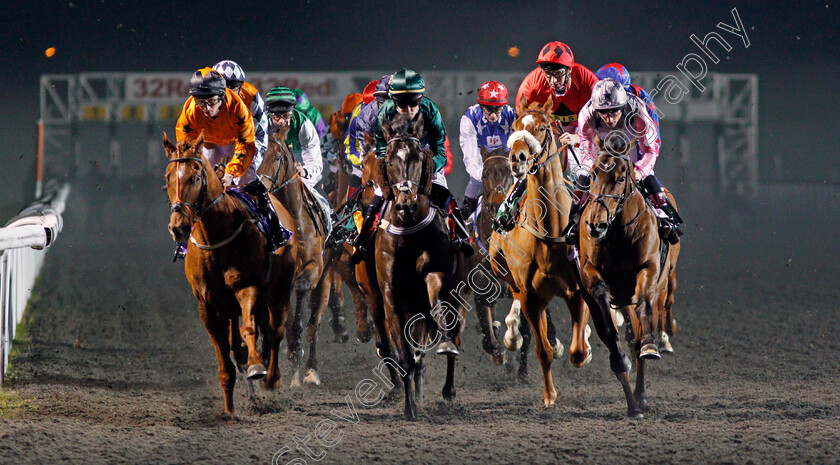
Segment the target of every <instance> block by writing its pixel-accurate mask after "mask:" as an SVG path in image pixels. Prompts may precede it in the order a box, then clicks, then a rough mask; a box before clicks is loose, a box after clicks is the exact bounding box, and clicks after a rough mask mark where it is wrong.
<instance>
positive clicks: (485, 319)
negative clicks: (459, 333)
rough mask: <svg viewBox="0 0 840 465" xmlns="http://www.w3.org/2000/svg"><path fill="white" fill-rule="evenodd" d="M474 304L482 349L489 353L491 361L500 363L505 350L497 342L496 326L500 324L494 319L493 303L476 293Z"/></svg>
mask: <svg viewBox="0 0 840 465" xmlns="http://www.w3.org/2000/svg"><path fill="white" fill-rule="evenodd" d="M475 306H476V308H477V309H478V311H477V312H476V314H477V316H478V325H479V329H480V331H481V334H482V335H483V338H482V349H484V352H487V353H488V354H490V357H492V359H493V363H495V364H496V365H502V364H504V363H505V350H504V349H503V348H502V345H501V344H500V343H499V338H498V335H497V333H496V329H497V327H499V326H500V325H501V324H500V323H498V322H497V321H495V320H494V315H493V311H494V309H495V305H494V304H491V303H489V302H487V299H486V298H484V297H483V296H480V295H479V294H478V293H476V295H475Z"/></svg>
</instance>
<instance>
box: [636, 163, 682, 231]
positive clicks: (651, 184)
mask: <svg viewBox="0 0 840 465" xmlns="http://www.w3.org/2000/svg"><path fill="white" fill-rule="evenodd" d="M642 187H643V191H644V194H645V197H646V198H647V200H649V201H650V203H651V204H652V205H653V206H654V207H656V208H659V209H660V210H662V212H663V213H665V215H666V216H667V218H659V217H657V220H658V222H659V237H661V238H662V239H664V240H666V241H668V243H669V244H671V245H674V244H676V243H678V242H679V241H680V236H682V234H683V227H682V223H683V222H682V218H681V217H680V215H679V213H677V210H676V209H675V208H674V207H673V206H672V205H671V203H670V202H668V197H667V196H666V195H665V192H664V191H663V190H662V183H660V182H659V179H657V178H656V176H655V175H653V174H650V175H648V176H645V178H644V179H642Z"/></svg>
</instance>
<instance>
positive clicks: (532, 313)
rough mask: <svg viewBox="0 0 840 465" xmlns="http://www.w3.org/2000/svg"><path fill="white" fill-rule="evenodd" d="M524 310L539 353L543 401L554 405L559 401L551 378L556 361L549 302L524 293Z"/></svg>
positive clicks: (521, 297) (546, 404)
mask: <svg viewBox="0 0 840 465" xmlns="http://www.w3.org/2000/svg"><path fill="white" fill-rule="evenodd" d="M519 299H520V301H521V302H522V308H523V309H524V310H525V318H527V319H528V323H529V324H530V325H531V330H532V331H533V333H534V342H535V344H534V349H535V350H536V352H537V361H538V362H539V363H540V368H541V369H542V374H543V401H544V402H545V406H546V407H548V406H550V405H554V402H555V401H556V400H557V390H556V389H555V388H554V380H553V379H552V377H551V362H552V361H553V360H554V349H553V348H552V347H551V343H550V342H549V340H548V322H547V321H546V317H545V309H546V306H547V305H548V302H545V301H543V300H542V299H541V298H540V297H539V296H538V295H536V294H532V293H528V292H522V293H520V294H519Z"/></svg>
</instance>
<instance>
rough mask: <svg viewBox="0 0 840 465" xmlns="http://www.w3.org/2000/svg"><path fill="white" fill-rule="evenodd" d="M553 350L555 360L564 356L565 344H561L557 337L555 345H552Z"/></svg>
mask: <svg viewBox="0 0 840 465" xmlns="http://www.w3.org/2000/svg"><path fill="white" fill-rule="evenodd" d="M551 348H552V349H554V360H557V359H559V358H560V357H562V356H563V343H562V342H560V339H558V338H556V337H555V338H554V345H552V346H551Z"/></svg>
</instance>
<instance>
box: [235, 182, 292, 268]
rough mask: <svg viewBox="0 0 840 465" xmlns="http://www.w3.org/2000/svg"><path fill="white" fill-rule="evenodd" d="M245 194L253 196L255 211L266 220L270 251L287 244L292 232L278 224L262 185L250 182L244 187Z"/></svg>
mask: <svg viewBox="0 0 840 465" xmlns="http://www.w3.org/2000/svg"><path fill="white" fill-rule="evenodd" d="M245 192H247V193H249V194H251V195H253V196H254V199H255V200H256V204H257V209H258V210H259V211H260V214H261V215H263V216H264V217H265V219H266V220H268V235H269V238H270V239H271V245H272V249H271V251H272V252H274V251H275V250H277V249H279V248H280V247H283V246H284V245H286V244H288V242H289V239H291V238H292V232H291V231H289V230H288V229H286V228H284V227H283V225H282V224H280V218H278V217H277V212H276V211H274V205H272V203H271V199H269V197H268V191H267V190H266V189H265V186H264V185H263V183H262V182H261V181H259V180H254V181H251V182H250V183H249V184H248V185H247V186H245Z"/></svg>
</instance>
